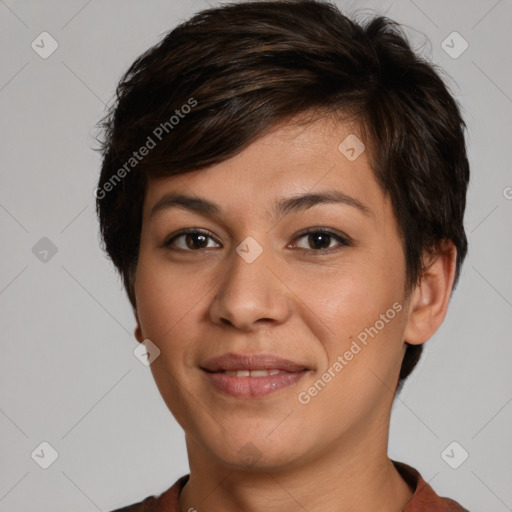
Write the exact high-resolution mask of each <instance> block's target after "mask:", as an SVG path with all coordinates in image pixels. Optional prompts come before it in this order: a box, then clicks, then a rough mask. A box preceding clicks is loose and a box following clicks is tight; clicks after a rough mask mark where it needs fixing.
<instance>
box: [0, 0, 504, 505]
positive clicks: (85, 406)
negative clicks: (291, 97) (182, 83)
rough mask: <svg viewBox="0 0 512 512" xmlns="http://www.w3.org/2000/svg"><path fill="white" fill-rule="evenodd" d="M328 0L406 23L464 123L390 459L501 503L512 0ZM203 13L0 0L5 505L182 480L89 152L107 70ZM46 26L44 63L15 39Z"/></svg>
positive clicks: (78, 499) (197, 5)
mask: <svg viewBox="0 0 512 512" xmlns="http://www.w3.org/2000/svg"><path fill="white" fill-rule="evenodd" d="M212 5H215V4H214V3H212ZM339 5H340V6H341V7H343V8H345V10H346V12H347V13H348V14H350V13H352V12H353V11H354V10H355V9H358V10H359V11H360V12H361V13H386V14H387V15H388V16H389V17H391V18H393V19H396V20H397V21H399V22H401V23H404V24H406V25H407V26H408V27H410V28H408V29H407V33H408V34H409V36H410V37H411V39H412V41H413V42H414V45H415V47H416V48H417V49H418V50H419V51H421V52H422V53H423V54H424V55H426V56H427V57H429V58H431V59H433V60H434V62H436V63H437V64H439V65H440V66H442V67H443V69H444V70H446V72H447V74H448V75H449V76H448V77H446V80H447V81H448V84H449V86H450V88H451V90H452V92H453V94H454V95H455V96H456V97H457V99H458V100H459V101H460V102H461V104H462V108H463V114H464V117H465V119H466V121H467V124H468V145H469V156H470V161H471V165H472V178H471V184H470V189H469V196H468V208H467V213H466V227H467V233H468V238H469V245H470V252H469V256H468V258H467V260H466V262H465V265H464V267H463V273H462V276H461V280H460V283H459V286H458V288H457V290H456V292H455V294H454V297H453V299H452V302H451V304H450V309H449V312H448V316H447V318H446V320H445V322H444V324H443V326H442V327H441V329H440V330H439V331H438V332H437V333H436V335H435V336H434V337H433V338H432V339H431V340H430V341H429V342H428V343H427V345H426V352H425V354H424V356H423V358H422V361H421V363H420V365H419V367H418V368H417V369H416V371H415V372H414V374H413V375H412V376H411V377H410V378H409V381H408V384H407V385H406V387H405V388H404V390H403V392H402V394H401V395H400V396H399V397H398V398H397V399H396V401H395V405H394V408H393V413H392V422H391V434H390V447H389V454H390V457H391V458H393V459H395V460H401V461H404V462H406V463H409V464H411V465H413V466H414V467H416V468H417V469H418V470H419V471H420V472H421V473H422V475H423V477H424V478H425V480H427V481H428V482H430V484H431V485H432V486H433V487H434V489H435V490H436V491H437V492H438V493H439V494H440V495H445V496H450V497H452V498H454V499H456V500H458V501H460V502H461V503H462V504H463V505H464V506H466V507H467V508H469V509H470V510H471V511H472V512H475V511H486V512H491V511H496V512H504V511H507V510H512V485H511V483H512V446H511V445H512V443H511V440H510V432H511V431H512V429H511V426H512V403H511V402H512V372H511V364H510V363H511V360H512V344H511V343H510V338H511V334H510V333H511V332H512V314H511V313H512V271H511V268H510V262H511V261H512V258H511V255H512V242H511V239H512V237H511V218H512V217H511V213H512V200H511V199H507V196H508V197H509V198H510V197H512V189H511V188H507V187H512V174H511V170H510V161H511V158H510V157H511V141H512V138H511V131H512V130H511V123H510V114H511V107H512V99H511V96H512V80H511V68H510V55H512V38H511V37H510V21H511V19H512V17H511V15H512V4H511V2H510V1H507V0H501V1H482V0H480V1H475V0H473V1H451V2H447V1H429V2H427V1H422V0H414V1H413V0H400V1H398V0H397V1H394V2H392V1H383V2H371V1H364V2H359V3H357V4H356V3H354V2H351V3H347V2H339ZM206 6H207V4H206V2H203V1H185V0H183V1H170V0H167V1H156V0H151V1H144V2H143V1H139V2H136V1H123V2H119V1H112V0H109V1H105V0H104V1H101V2H100V1H98V0H92V1H86V0H73V1H69V0H68V1H66V2H64V1H60V2H59V1H48V0H45V1H40V0H37V1H36V0H31V1H28V0H25V1H16V0H0V20H1V21H0V40H1V48H2V65H1V67H0V124H1V128H2V131H1V134H2V137H1V144H2V147H1V158H0V162H1V188H0V225H1V240H2V242H1V244H0V251H1V258H2V265H1V270H0V272H1V273H0V314H1V322H2V323H1V325H2V327H1V340H2V341H1V354H2V357H1V359H0V429H1V436H0V461H1V467H0V511H1V512H6V511H21V510H23V511H26V512H30V511H36V510H37V511H38V512H45V511H52V512H55V511H64V510H73V511H75V512H80V511H95V510H102V511H107V510H111V509H113V508H117V507H119V506H121V505H125V504H128V503H132V502H134V501H138V500H140V499H142V498H144V497H146V496H148V495H150V494H158V493H160V492H162V491H163V490H164V489H166V488H167V487H168V486H169V485H171V484H172V483H173V482H174V481H175V480H176V479H177V478H178V477H179V476H181V475H183V474H185V473H187V472H188V464H187V458H186V450H185V443H184V435H183V432H182V430H181V428H180V427H179V426H178V425H177V423H176V422H175V420H174V419H173V417H172V416H171V414H170V413H169V412H168V410H167V409H166V407H165V404H164V403H163V401H162V399H161V397H160V395H159V393H158V390H157V388H156V386H155V384H154V383H153V380H152V377H151V373H150V370H149V369H148V368H147V367H145V366H143V365H142V364H141V363H140V362H139V361H138V360H137V359H136V358H135V357H134V355H133V353H132V351H133V349H134V348H135V347H136V346H137V343H136V341H135V339H134V337H133V329H134V326H135V323H134V318H133V315H132V311H131V308H130V306H129V302H128V300H127V298H125V294H124V291H123V289H122V287H121V283H120V280H119V279H118V277H117V276H116V274H115V273H114V270H113V267H112V265H111V264H110V262H109V261H108V260H107V259H106V257H105V256H104V254H103V253H102V252H101V250H100V248H99V238H98V224H97V221H96V219H95V215H94V197H93V194H92V191H93V189H94V187H95V183H96V180H97V177H98V169H99V164H100V161H99V157H98V155H97V154H96V153H95V152H93V151H92V149H91V148H92V147H93V146H94V145H95V143H94V139H93V136H94V135H95V134H96V131H95V129H94V125H95V123H96V122H97V121H98V120H99V119H100V118H101V117H102V116H103V113H104V109H105V104H109V103H110V100H111V98H112V94H113V92H114V88H115V86H116V84H117V81H118V79H119V78H120V76H121V73H122V72H123V71H124V70H125V69H126V68H127V66H128V65H129V64H130V63H131V62H132V61H133V60H134V58H135V57H137V56H138V55H139V54H140V53H142V52H143V51H144V50H146V49H147V48H148V47H149V46H151V45H153V44H155V43H156V42H157V41H159V40H160V37H161V36H162V35H163V34H164V33H165V32H167V31H168V30H170V29H171V28H172V27H174V26H175V25H176V24H177V23H178V22H180V21H183V20H184V19H186V18H188V17H189V16H190V15H192V14H193V13H195V12H197V11H198V10H200V9H202V8H204V7H206ZM43 31H47V32H49V33H50V34H51V35H52V37H53V38H54V39H55V40H56V41H57V42H58V45H59V46H58V49H57V50H56V51H55V53H53V54H52V55H51V56H50V57H49V58H47V59H42V58H41V57H40V56H39V55H38V54H37V53H36V52H35V51H34V50H33V49H32V48H31V43H32V41H33V40H35V39H36V38H37V37H38V36H39V34H40V33H41V32H43ZM453 31H457V32H458V33H460V34H461V36H462V37H463V38H464V39H465V40H466V41H467V42H468V43H469V47H468V49H467V50H466V51H465V52H464V53H463V54H462V55H460V56H459V57H458V58H456V59H454V58H452V57H450V56H449V55H448V54H447V53H446V52H445V51H444V50H443V48H442V47H441V43H442V41H443V40H445V39H446V38H447V36H448V35H449V34H451V33H452V32H453ZM426 38H428V41H427V39H426ZM454 44H459V43H454ZM455 49H457V47H456V48H455ZM43 237H47V238H48V239H50V240H51V241H52V243H53V244H54V245H55V246H56V248H57V253H56V254H55V255H53V256H52V255H51V252H50V253H48V255H47V261H46V262H44V261H41V260H40V257H42V256H41V254H42V253H40V254H39V258H38V257H36V254H34V252H33V247H34V246H35V245H36V243H38V241H39V240H40V239H41V238H43ZM45 243H47V242H40V244H43V249H44V244H45ZM36 248H39V250H41V247H40V246H36ZM35 252H37V251H35ZM42 441H47V442H49V443H50V444H51V445H52V446H53V447H54V448H55V449H56V450H57V452H58V454H59V456H58V458H57V460H56V461H55V462H54V463H53V464H52V465H51V466H50V467H49V468H48V469H42V468H41V467H39V465H38V464H36V462H35V461H34V460H33V459H32V458H31V453H32V452H33V451H34V450H35V449H36V448H37V447H38V446H39V444H40V443H41V442H42ZM452 441H457V442H458V443H459V444H460V445H461V446H462V447H463V448H464V449H465V450H467V452H468V453H469V458H468V459H467V460H466V461H465V462H464V463H463V464H462V465H461V466H460V467H459V468H458V469H452V468H451V467H449V466H448V465H447V463H446V462H445V461H444V460H443V458H442V457H441V453H442V452H443V450H444V449H445V448H446V447H447V446H448V445H449V444H450V443H451V442H452ZM46 453H48V452H46ZM456 456H457V457H459V456H460V453H459V452H457V453H456Z"/></svg>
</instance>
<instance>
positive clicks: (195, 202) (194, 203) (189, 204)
mask: <svg viewBox="0 0 512 512" xmlns="http://www.w3.org/2000/svg"><path fill="white" fill-rule="evenodd" d="M319 204H344V205H347V206H351V207H353V208H356V209H357V210H359V211H360V212H361V213H363V214H364V215H366V216H371V214H372V212H371V210H370V208H368V206H365V205H364V204H363V203H361V202H360V201H359V200H357V199H355V198H354V197H351V196H349V195H347V194H345V193H343V192H340V191H338V190H332V191H325V192H318V193H306V194H299V195H296V196H292V197H289V198H286V199H281V200H280V201H276V202H275V203H274V211H275V214H277V215H278V216H285V215H289V214H290V213H293V212H299V211H304V210H307V209H309V208H311V207H313V206H316V205H319ZM169 208H182V209H184V210H188V211H190V212H193V213H199V214H204V215H209V216H220V214H221V213H222V209H221V208H220V206H218V205H216V204H215V203H212V202H211V201H209V200H207V199H204V198H202V197H192V196H187V195H184V194H178V193H168V194H165V195H164V196H163V197H162V198H161V199H160V200H158V201H157V203H156V204H155V205H154V206H153V207H152V208H151V212H150V214H149V218H151V217H153V216H154V215H155V214H156V213H157V212H161V211H163V210H167V209H169Z"/></svg>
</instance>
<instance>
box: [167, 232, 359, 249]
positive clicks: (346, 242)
mask: <svg viewBox="0 0 512 512" xmlns="http://www.w3.org/2000/svg"><path fill="white" fill-rule="evenodd" d="M187 234H198V235H203V236H206V237H208V238H210V239H211V240H214V241H215V239H214V238H213V237H212V236H211V234H210V233H209V232H208V231H206V230H204V229H200V228H187V229H182V230H181V231H179V232H178V233H175V234H173V235H172V237H171V238H168V239H167V240H166V241H165V242H164V243H163V244H162V247H163V248H166V249H170V250H178V251H184V252H200V251H202V249H195V250H191V249H181V248H178V249H174V248H172V244H173V242H174V241H175V240H176V239H178V238H179V237H180V236H183V235H187ZM311 234H323V235H328V236H330V237H333V238H335V239H337V240H338V242H339V243H340V246H339V247H330V248H328V249H301V250H303V251H305V252H307V253H320V254H326V253H331V252H334V251H337V250H340V249H341V248H343V247H349V246H351V245H352V240H351V239H350V238H349V237H348V236H342V235H341V234H339V233H337V232H335V231H332V230H330V229H326V228H308V229H307V230H305V231H302V232H301V233H299V234H298V235H297V236H296V237H295V240H298V239H300V238H302V237H305V236H307V235H311ZM215 242H216V241H215ZM216 243H218V242H216Z"/></svg>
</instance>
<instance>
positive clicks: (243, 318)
mask: <svg viewBox="0 0 512 512" xmlns="http://www.w3.org/2000/svg"><path fill="white" fill-rule="evenodd" d="M276 264H277V260H276V258H274V257H273V252H272V249H270V248H268V247H267V248H264V247H263V245H262V244H260V243H259V242H258V241H256V239H255V238H253V237H250V236H249V237H247V238H245V239H244V240H243V241H242V243H240V244H239V245H238V246H237V247H236V249H234V250H233V253H232V254H231V255H230V258H229V261H228V262H226V267H227V270H226V272H225V275H224V276H223V279H222V280H221V282H220V284H219V289H218V292H217V294H216V296H215V298H214V300H213V303H212V305H211V316H212V320H213V321H215V322H217V323H220V322H224V323H225V322H226V321H228V322H229V323H231V324H232V325H234V326H236V327H239V328H241V329H249V328H250V327H251V326H252V325H253V324H254V323H255V322H258V321H260V320H265V321H266V322H268V321H274V322H277V323H280V322H283V321H284V320H285V319H286V317H287V315H288V314H289V311H288V309H289V308H288V301H287V296H286V292H285V290H286V288H285V287H284V285H283V284H282V283H281V282H280V281H279V279H277V277H276V275H275V274H274V272H275V270H274V272H273V271H272V270H271V269H272V268H275V267H276Z"/></svg>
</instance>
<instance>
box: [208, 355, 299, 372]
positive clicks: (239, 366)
mask: <svg viewBox="0 0 512 512" xmlns="http://www.w3.org/2000/svg"><path fill="white" fill-rule="evenodd" d="M201 368H202V369H203V370H208V371H210V372H219V371H224V370H284V371H287V372H300V371H302V370H307V369H308V368H307V367H306V366H304V365H303V364H300V363H295V362H294V361H291V360H290V359H284V358H282V357H278V356H275V355H272V354H249V355H243V354H234V353H227V354H223V355H221V356H218V357H214V358H212V359H208V361H206V362H205V363H203V365H202V366H201Z"/></svg>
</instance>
